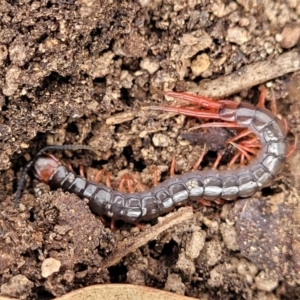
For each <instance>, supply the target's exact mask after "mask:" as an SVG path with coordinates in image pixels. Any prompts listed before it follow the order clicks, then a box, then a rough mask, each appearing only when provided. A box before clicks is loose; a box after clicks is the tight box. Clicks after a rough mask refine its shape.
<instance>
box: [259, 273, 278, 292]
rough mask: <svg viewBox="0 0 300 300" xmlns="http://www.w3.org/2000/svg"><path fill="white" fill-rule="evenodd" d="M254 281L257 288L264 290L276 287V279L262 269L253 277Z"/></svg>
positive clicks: (271, 289)
mask: <svg viewBox="0 0 300 300" xmlns="http://www.w3.org/2000/svg"><path fill="white" fill-rule="evenodd" d="M255 283H256V287H257V289H258V290H261V291H266V292H271V291H273V290H275V289H276V288H277V287H278V280H277V279H274V278H270V277H269V276H268V275H267V274H266V273H265V272H264V271H261V272H260V273H259V274H258V275H257V276H256V277H255Z"/></svg>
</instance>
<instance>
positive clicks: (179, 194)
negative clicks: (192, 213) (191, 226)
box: [169, 183, 189, 206]
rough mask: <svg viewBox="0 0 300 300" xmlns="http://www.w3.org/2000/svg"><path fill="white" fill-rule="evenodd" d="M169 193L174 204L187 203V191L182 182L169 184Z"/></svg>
mask: <svg viewBox="0 0 300 300" xmlns="http://www.w3.org/2000/svg"><path fill="white" fill-rule="evenodd" d="M169 193H170V196H171V197H172V199H173V202H174V204H175V205H176V206H179V205H182V204H184V203H187V201H188V198H189V193H188V191H187V189H186V187H185V186H184V185H183V184H180V183H175V184H172V185H171V186H169Z"/></svg>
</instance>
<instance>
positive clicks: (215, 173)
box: [14, 91, 294, 224]
mask: <svg viewBox="0 0 300 300" xmlns="http://www.w3.org/2000/svg"><path fill="white" fill-rule="evenodd" d="M164 94H165V95H166V96H169V97H174V98H178V99H181V100H184V101H188V102H190V103H191V104H193V105H196V107H189V106H186V107H177V106H150V107H149V108H148V109H150V110H157V111H162V112H172V113H176V114H182V115H185V116H189V117H195V118H199V119H205V120H212V122H210V123H204V124H202V125H201V126H200V127H210V126H211V127H233V128H234V127H236V128H241V129H242V131H241V133H239V134H238V135H237V136H236V137H235V138H234V139H232V140H231V141H230V142H231V143H234V140H237V139H238V138H240V137H243V136H247V135H250V134H251V136H254V138H250V139H248V140H245V141H244V142H243V143H241V144H239V145H238V144H235V145H236V146H237V149H238V150H239V151H238V153H237V155H235V157H234V158H233V160H232V162H231V164H233V162H234V161H235V160H236V159H237V158H238V157H240V159H241V160H245V159H246V158H248V160H249V162H248V163H247V164H243V165H241V166H240V167H239V168H237V169H230V168H229V169H223V170H219V169H218V168H213V169H206V170H198V169H193V170H191V171H189V172H186V173H183V174H180V175H174V176H172V177H170V178H168V179H166V180H165V181H163V182H161V183H158V184H157V185H155V186H153V187H152V188H150V189H148V190H144V191H139V192H132V193H129V192H122V191H117V190H114V189H112V188H111V187H109V186H107V185H105V184H103V183H98V182H94V181H90V180H87V179H86V178H85V177H83V176H81V175H78V174H76V173H75V172H74V171H73V170H70V169H69V168H68V167H67V166H66V165H65V164H64V163H63V162H62V161H60V160H59V159H57V158H56V157H55V156H54V155H53V154H49V153H46V152H47V151H51V150H57V149H60V150H64V149H69V150H74V149H87V150H93V148H92V147H89V146H86V145H61V146H48V147H45V148H43V149H42V150H41V151H39V152H38V154H37V155H36V157H35V158H34V159H33V160H32V161H30V162H29V163H28V165H27V166H26V167H25V168H24V169H23V172H22V175H21V179H20V181H19V183H18V187H17V192H16V195H15V198H14V206H15V207H16V206H17V205H18V202H19V199H20V196H21V192H22V189H23V185H24V181H25V179H24V178H25V175H26V173H27V172H28V170H29V169H32V170H33V174H34V177H35V178H36V179H37V180H38V181H41V182H44V183H46V184H48V185H49V186H50V188H51V189H53V190H55V189H58V188H61V189H62V190H63V191H67V192H70V193H74V194H76V195H78V196H79V197H80V198H85V199H88V204H89V207H90V209H91V211H93V212H94V213H96V214H99V215H105V216H107V217H109V218H111V219H113V220H123V221H124V222H126V223H131V224H137V223H138V222H140V221H151V220H154V219H156V218H158V217H159V216H160V215H163V214H167V213H169V212H171V211H172V210H174V209H175V208H176V207H179V206H182V205H186V204H188V203H189V202H193V201H199V199H202V200H204V201H206V202H217V203H218V202H220V201H232V200H235V199H239V198H247V197H251V196H253V195H254V194H255V193H256V192H257V191H259V190H261V189H262V188H264V187H267V186H269V185H270V184H271V183H272V181H273V180H274V179H275V177H276V176H277V174H278V173H279V172H280V171H281V170H282V169H283V167H284V165H285V163H286V159H287V157H288V156H289V155H290V154H291V153H292V152H293V151H294V147H290V148H291V149H289V145H288V142H287V135H288V132H289V129H288V126H287V124H286V122H284V121H282V120H281V119H279V118H278V117H277V116H276V113H275V112H271V111H270V110H268V109H266V108H265V107H264V98H265V96H264V93H263V92H262V95H261V97H260V101H259V104H258V105H257V106H254V105H252V104H249V103H244V102H242V103H237V102H235V101H233V100H217V101H216V100H212V99H209V98H205V97H201V96H197V95H192V94H188V93H179V92H173V91H169V92H165V93H164ZM254 144H259V147H256V146H255V147H256V148H254V146H253V145H254ZM250 154H252V156H254V157H251V158H249V155H250Z"/></svg>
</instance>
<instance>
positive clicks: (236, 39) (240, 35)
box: [227, 27, 250, 45]
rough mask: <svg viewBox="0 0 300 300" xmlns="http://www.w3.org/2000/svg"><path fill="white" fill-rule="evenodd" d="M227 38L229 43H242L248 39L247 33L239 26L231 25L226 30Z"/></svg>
mask: <svg viewBox="0 0 300 300" xmlns="http://www.w3.org/2000/svg"><path fill="white" fill-rule="evenodd" d="M227 39H228V41H229V42H231V43H235V44H238V45H243V44H245V43H246V42H248V41H249V40H250V37H249V33H248V31H247V30H246V29H244V28H241V27H232V28H229V29H228V31H227Z"/></svg>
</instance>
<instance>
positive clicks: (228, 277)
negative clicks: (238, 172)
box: [0, 0, 300, 299]
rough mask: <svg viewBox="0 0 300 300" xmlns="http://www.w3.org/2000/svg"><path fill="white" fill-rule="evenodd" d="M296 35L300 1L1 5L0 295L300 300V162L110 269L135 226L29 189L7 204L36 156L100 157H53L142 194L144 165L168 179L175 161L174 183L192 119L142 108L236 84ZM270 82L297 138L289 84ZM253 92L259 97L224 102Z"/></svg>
mask: <svg viewBox="0 0 300 300" xmlns="http://www.w3.org/2000/svg"><path fill="white" fill-rule="evenodd" d="M299 24H300V3H299V0H289V1H285V0H274V1H273V0H269V1H257V0H253V1H248V0H237V1H225V0H224V1H223V0H222V1H214V0H164V1H163V0H155V1H149V0H136V1H130V0H127V1H123V0H122V1H108V0H89V1H87V0H78V1H73V0H67V1H62V0H47V1H46V0H36V1H34V0H19V1H10V0H2V1H1V2H0V87H1V91H0V107H1V111H0V144H1V150H2V151H1V153H0V170H1V174H0V206H1V209H0V211H1V212H0V224H1V225H0V276H1V277H0V292H1V295H4V296H5V295H6V296H11V297H16V298H20V299H53V298H55V297H58V296H60V295H64V294H66V293H67V292H69V291H73V290H76V289H78V288H80V287H84V286H89V285H93V284H98V283H116V282H119V283H130V284H137V285H146V286H150V287H155V288H157V289H165V290H168V291H172V292H175V293H178V294H182V295H188V296H191V297H195V298H199V299H200V298H201V299H205V298H206V299H300V298H299V289H300V287H299V283H300V264H299V256H300V228H299V227H300V225H299V224H300V217H299V216H300V210H299V195H298V191H299V186H300V184H299V182H300V180H299V168H298V165H299V159H300V158H299V153H298V152H297V151H295V153H294V155H293V156H292V157H291V159H290V160H289V162H288V164H287V166H286V168H285V169H284V170H283V172H282V173H281V174H280V176H278V178H276V180H275V181H274V183H273V184H272V186H271V187H270V188H267V189H265V190H263V191H262V192H260V193H258V194H257V195H255V197H254V198H253V199H247V200H243V201H241V202H237V203H236V205H235V204H234V203H229V204H225V205H224V206H216V207H203V206H200V207H199V208H198V209H197V211H195V214H194V217H193V218H192V219H190V220H189V221H188V222H181V223H180V224H178V225H176V226H175V227H174V226H173V227H172V228H169V229H167V230H166V231H165V232H163V233H161V234H159V236H158V237H157V238H156V239H155V240H153V241H148V242H147V243H146V244H145V245H143V246H142V247H140V248H137V249H135V251H134V252H133V253H131V254H129V255H126V256H125V257H122V256H121V255H120V259H119V261H118V263H116V264H115V265H113V266H110V267H109V268H103V267H102V262H103V261H105V259H106V258H107V257H109V256H110V255H111V254H112V253H114V249H118V245H119V243H121V242H122V241H123V240H124V239H127V240H128V239H129V240H130V239H131V238H133V237H134V238H137V235H139V234H141V233H140V232H139V229H138V228H136V227H132V226H129V225H127V224H122V223H120V224H118V223H117V224H116V230H115V231H114V232H112V231H111V230H110V228H107V227H105V226H104V225H103V223H102V222H101V220H100V219H99V217H98V216H96V215H94V214H93V213H92V212H91V211H90V210H89V208H88V206H87V203H86V201H85V200H82V199H80V198H78V197H77V196H76V195H73V194H68V193H63V192H62V191H54V192H53V191H50V190H49V188H48V187H47V186H46V185H45V184H41V183H37V182H36V181H33V180H32V177H28V178H27V180H26V186H25V188H24V190H23V196H22V198H21V201H20V205H19V206H18V208H17V209H16V210H14V209H13V205H12V199H13V195H14V193H15V191H16V185H17V180H18V178H19V176H20V172H21V170H22V168H23V167H24V165H25V164H26V162H27V161H29V160H31V159H32V158H33V157H34V155H35V154H36V153H37V151H38V150H39V149H41V148H43V147H44V146H46V145H55V144H87V145H90V146H93V147H97V151H96V153H92V152H89V151H86V152H80V151H78V152H70V151H65V152H63V153H60V152H58V153H56V154H55V155H57V157H59V158H60V159H62V160H63V161H65V162H68V163H71V164H72V166H73V167H74V169H75V170H77V168H78V167H79V166H80V165H84V166H86V167H87V168H88V169H87V174H88V177H90V176H92V175H93V174H95V172H96V169H100V168H103V167H105V169H106V170H107V172H111V174H112V175H111V176H112V184H113V185H115V186H117V185H118V182H119V181H120V177H121V176H122V175H123V174H125V173H128V172H131V173H133V174H135V176H137V177H139V178H140V180H141V182H142V184H143V185H144V186H145V187H151V185H153V167H154V166H156V167H157V170H158V174H159V180H164V179H165V178H166V177H167V176H168V174H169V172H168V170H169V166H170V163H171V160H172V157H173V156H175V157H176V173H178V174H180V173H183V172H187V171H188V170H190V169H191V168H192V166H193V164H194V163H195V161H196V160H197V158H198V157H199V151H200V150H201V146H200V145H196V146H195V145H191V144H190V143H189V142H188V141H186V140H184V139H183V138H182V137H181V134H182V133H184V132H186V130H187V129H188V128H190V127H192V126H194V125H195V124H197V121H196V120H194V119H190V118H186V117H183V116H179V115H173V114H166V113H164V114H160V113H158V112H153V111H147V110H141V108H142V107H146V106H149V105H153V104H157V105H160V104H161V103H162V102H163V101H164V102H165V101H170V100H171V99H164V98H163V97H162V95H161V94H160V93H159V92H160V91H164V90H176V91H188V90H190V89H192V88H193V87H195V86H196V85H198V84H199V82H202V83H203V82H204V81H205V80H214V79H216V78H219V77H220V76H224V75H230V74H233V73H238V74H241V76H242V73H243V72H242V71H241V70H242V67H243V66H245V65H250V64H252V63H255V62H263V61H266V60H268V61H272V59H273V58H274V57H277V56H278V55H279V54H281V53H284V52H287V51H290V50H291V49H296V51H297V49H299V48H297V47H299V36H300V25H299ZM297 45H298V46H297ZM254 76H255V74H254ZM249 84H250V86H251V83H249ZM265 84H266V86H267V88H268V91H267V97H268V99H270V98H271V97H275V98H276V99H278V112H279V114H280V115H282V116H284V117H285V118H287V121H288V123H289V124H290V127H291V131H292V136H297V135H298V133H299V132H300V127H299V118H300V110H299V103H300V102H299V101H300V93H299V87H300V74H299V73H298V74H297V73H294V74H286V75H285V76H283V77H280V78H277V79H276V80H273V81H269V82H266V83H265ZM253 85H254V84H253ZM258 95H259V93H258V88H257V86H256V87H253V88H251V89H249V90H243V91H241V92H240V93H239V94H236V95H232V97H231V98H232V99H235V100H237V101H249V102H251V103H256V101H257V98H258ZM172 101H173V100H172ZM170 103H171V102H168V104H170ZM231 134H232V132H231ZM215 138H216V137H215ZM216 140H218V139H217V138H216ZM214 141H215V140H214ZM206 142H207V141H206ZM214 146H215V142H214ZM216 147H218V145H217V146H216ZM229 154H230V153H229ZM214 158H215V156H214V154H213V153H211V157H208V158H207V159H206V167H211V164H212V161H213V159H214ZM255 199H256V200H257V201H255ZM154 223H155V222H154ZM154 223H153V224H154ZM153 224H152V223H151V224H148V226H149V225H153Z"/></svg>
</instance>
